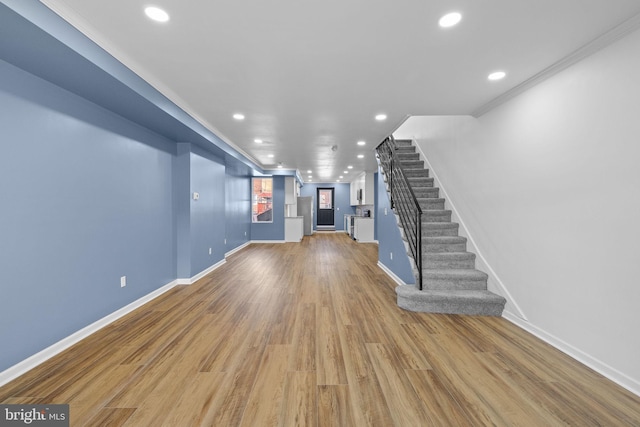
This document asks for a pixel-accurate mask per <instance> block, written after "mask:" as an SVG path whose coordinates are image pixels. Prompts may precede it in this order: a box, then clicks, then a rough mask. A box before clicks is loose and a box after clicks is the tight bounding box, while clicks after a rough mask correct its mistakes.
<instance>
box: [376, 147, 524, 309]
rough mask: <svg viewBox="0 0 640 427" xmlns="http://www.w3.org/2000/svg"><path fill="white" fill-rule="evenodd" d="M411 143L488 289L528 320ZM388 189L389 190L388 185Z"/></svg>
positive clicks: (436, 178) (419, 151)
mask: <svg viewBox="0 0 640 427" xmlns="http://www.w3.org/2000/svg"><path fill="white" fill-rule="evenodd" d="M411 144H412V145H413V146H414V147H415V148H416V152H417V153H419V154H420V160H423V161H424V165H425V168H426V169H429V176H431V177H432V178H433V180H434V186H435V187H439V188H440V191H441V193H442V197H443V198H444V199H445V202H444V203H445V209H449V210H451V221H452V222H457V223H458V224H459V229H458V233H459V234H460V236H462V237H466V238H467V251H468V252H471V253H473V254H475V255H476V263H477V264H476V268H477V269H479V270H481V271H484V272H485V273H487V275H488V276H489V278H488V279H487V289H488V290H490V291H492V292H495V293H496V294H499V295H501V296H503V297H504V298H505V299H506V300H507V303H506V305H505V308H504V311H505V312H507V313H508V314H509V315H511V316H515V317H518V318H520V319H523V320H525V321H528V319H527V316H526V315H525V314H524V311H522V309H521V308H520V306H519V305H518V303H517V302H516V300H515V298H513V296H512V295H511V293H510V292H509V289H508V288H507V287H506V286H505V284H504V282H503V281H502V280H501V279H500V277H499V276H498V274H497V273H496V272H495V270H494V269H493V268H491V265H490V264H489V262H488V261H487V259H486V258H485V257H484V256H483V255H482V252H481V251H480V250H479V249H478V246H477V245H476V242H475V240H474V239H473V236H472V235H471V233H469V229H468V228H467V226H466V224H465V223H464V220H463V219H462V218H461V217H460V214H459V213H458V210H457V209H456V207H455V204H454V203H453V201H452V200H451V197H449V194H448V193H447V190H446V189H445V188H444V186H443V185H442V181H440V179H439V178H438V174H437V173H436V171H435V170H434V169H433V166H432V165H431V163H430V162H429V159H428V158H427V156H426V155H425V154H424V152H423V151H422V148H421V147H420V145H418V144H417V141H416V140H415V139H412V140H411ZM385 183H386V180H385ZM387 191H389V188H388V186H387ZM399 226H400V228H402V226H401V225H400V224H399ZM409 258H410V259H411V260H412V261H413V258H411V255H409ZM413 265H415V264H413ZM508 308H511V310H509V309H508ZM503 317H504V314H503Z"/></svg>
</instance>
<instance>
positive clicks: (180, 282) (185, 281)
mask: <svg viewBox="0 0 640 427" xmlns="http://www.w3.org/2000/svg"><path fill="white" fill-rule="evenodd" d="M225 262H227V260H226V259H223V260H222V261H219V262H217V263H215V264H213V265H212V266H211V267H209V268H207V269H205V270H202V271H201V272H200V273H198V274H196V275H195V276H193V277H190V278H188V279H178V285H192V284H194V283H196V282H197V281H198V280H200V279H202V278H203V277H204V276H206V275H207V274H209V273H211V272H212V271H213V270H215V269H216V268H218V267H220V266H221V265H223V264H224V263H225Z"/></svg>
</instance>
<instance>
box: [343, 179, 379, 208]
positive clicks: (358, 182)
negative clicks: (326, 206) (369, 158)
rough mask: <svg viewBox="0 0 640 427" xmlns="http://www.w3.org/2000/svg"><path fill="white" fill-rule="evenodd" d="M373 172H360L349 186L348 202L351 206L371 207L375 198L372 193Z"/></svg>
mask: <svg viewBox="0 0 640 427" xmlns="http://www.w3.org/2000/svg"><path fill="white" fill-rule="evenodd" d="M373 179H374V174H373V172H362V173H361V174H360V175H358V176H357V177H355V179H354V180H353V181H351V186H350V188H349V189H350V192H349V195H350V201H351V206H356V205H373V200H374V197H375V194H374V191H373V188H374V186H373Z"/></svg>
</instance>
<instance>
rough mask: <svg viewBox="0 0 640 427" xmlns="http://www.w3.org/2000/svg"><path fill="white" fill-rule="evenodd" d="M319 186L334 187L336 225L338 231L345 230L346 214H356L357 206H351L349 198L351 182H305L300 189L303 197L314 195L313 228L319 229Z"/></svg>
mask: <svg viewBox="0 0 640 427" xmlns="http://www.w3.org/2000/svg"><path fill="white" fill-rule="evenodd" d="M318 187H320V188H333V189H334V193H333V197H334V203H335V207H336V211H335V217H334V221H335V226H336V231H338V230H340V231H344V216H345V215H353V214H355V212H356V211H355V207H353V206H351V205H350V204H349V203H350V202H351V201H350V199H349V194H350V193H349V191H350V184H349V183H344V182H337V183H336V182H332V183H325V184H322V183H308V184H305V185H304V186H303V187H302V188H301V189H300V196H302V197H309V196H312V197H313V209H314V214H313V229H314V230H317V228H318V215H317V213H316V212H317V211H316V209H318V205H317V199H318Z"/></svg>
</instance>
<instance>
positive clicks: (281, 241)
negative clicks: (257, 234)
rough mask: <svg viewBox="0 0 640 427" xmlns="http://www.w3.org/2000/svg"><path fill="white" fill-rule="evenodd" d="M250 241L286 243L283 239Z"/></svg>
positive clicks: (255, 241) (253, 241) (254, 241)
mask: <svg viewBox="0 0 640 427" xmlns="http://www.w3.org/2000/svg"><path fill="white" fill-rule="evenodd" d="M251 243H287V242H285V241H284V240H252V241H251Z"/></svg>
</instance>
